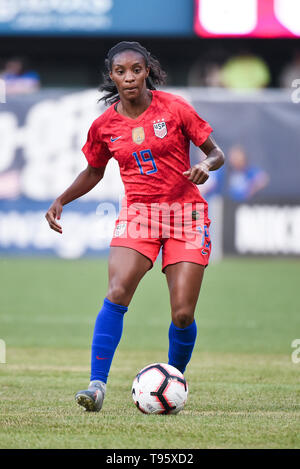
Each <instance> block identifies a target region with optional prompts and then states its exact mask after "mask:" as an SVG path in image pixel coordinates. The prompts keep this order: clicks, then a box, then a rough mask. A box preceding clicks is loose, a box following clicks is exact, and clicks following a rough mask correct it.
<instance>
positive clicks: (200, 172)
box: [182, 161, 209, 184]
mask: <svg viewBox="0 0 300 469" xmlns="http://www.w3.org/2000/svg"><path fill="white" fill-rule="evenodd" d="M182 174H183V175H184V176H186V177H187V178H188V180H189V181H192V182H193V183H194V184H204V183H205V181H207V179H208V178H209V167H208V165H207V164H206V163H205V162H204V161H202V162H201V163H198V164H195V166H192V167H191V168H190V169H188V170H187V171H184V173H182Z"/></svg>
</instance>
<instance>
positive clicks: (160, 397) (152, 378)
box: [131, 363, 188, 414]
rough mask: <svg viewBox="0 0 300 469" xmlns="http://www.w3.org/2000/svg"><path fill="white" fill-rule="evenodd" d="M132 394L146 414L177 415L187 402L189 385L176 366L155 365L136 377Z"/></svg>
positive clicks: (143, 370) (149, 366)
mask: <svg viewBox="0 0 300 469" xmlns="http://www.w3.org/2000/svg"><path fill="white" fill-rule="evenodd" d="M131 393H132V398H133V401H134V403H135V405H136V406H137V408H138V409H139V410H140V411H141V412H143V413H144V414H177V413H178V412H180V411H181V410H182V409H183V407H184V405H185V403H186V401H187V395H188V384H187V382H186V380H185V378H184V376H183V374H182V373H181V372H180V371H179V370H177V368H174V366H171V365H167V364H166V363H153V364H151V365H148V366H145V368H143V369H142V370H141V371H140V372H139V373H138V374H137V375H136V377H135V378H134V381H133V384H132V390H131Z"/></svg>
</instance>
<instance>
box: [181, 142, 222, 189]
mask: <svg viewBox="0 0 300 469" xmlns="http://www.w3.org/2000/svg"><path fill="white" fill-rule="evenodd" d="M200 149H201V150H202V151H203V153H205V155H206V158H205V159H204V160H203V161H201V163H197V164H195V165H194V166H192V167H191V168H190V169H188V170H187V171H185V172H184V173H183V175H184V176H186V177H187V178H188V179H189V181H192V182H193V183H194V184H204V183H205V181H207V179H208V178H209V171H215V170H216V169H219V168H220V167H221V166H223V164H224V162H225V156H224V153H223V151H222V150H221V148H220V147H219V146H218V145H217V143H216V142H215V140H214V139H213V138H212V137H208V138H207V139H206V140H205V142H204V143H203V144H202V145H200Z"/></svg>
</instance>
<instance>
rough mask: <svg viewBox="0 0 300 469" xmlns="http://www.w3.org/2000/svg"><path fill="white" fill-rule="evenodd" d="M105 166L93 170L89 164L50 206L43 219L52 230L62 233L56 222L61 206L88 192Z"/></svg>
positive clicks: (100, 175) (97, 180) (101, 176)
mask: <svg viewBox="0 0 300 469" xmlns="http://www.w3.org/2000/svg"><path fill="white" fill-rule="evenodd" d="M104 171H105V166H101V167H100V168H94V167H93V166H91V165H90V164H88V165H87V167H86V169H85V170H84V171H82V172H81V173H80V174H79V175H78V176H77V178H76V179H75V181H74V182H73V183H72V184H71V185H70V187H68V189H66V190H65V192H63V194H61V195H60V196H59V197H58V198H57V199H56V200H55V201H54V202H53V204H52V205H51V207H50V208H49V210H48V212H47V213H46V215H45V217H46V220H47V221H48V223H49V226H50V228H51V229H52V230H54V231H57V232H58V233H62V227H61V226H60V225H59V224H58V223H57V221H56V220H60V216H61V212H62V210H63V206H64V205H66V204H68V203H70V202H72V200H75V199H78V198H79V197H81V196H82V195H84V194H86V193H87V192H89V191H90V190H91V189H93V187H95V186H96V184H98V182H99V181H101V179H102V178H103V176H104Z"/></svg>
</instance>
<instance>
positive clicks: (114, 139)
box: [110, 135, 122, 142]
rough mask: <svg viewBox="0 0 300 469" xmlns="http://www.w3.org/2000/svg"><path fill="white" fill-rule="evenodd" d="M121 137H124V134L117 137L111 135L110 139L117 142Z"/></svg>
mask: <svg viewBox="0 0 300 469" xmlns="http://www.w3.org/2000/svg"><path fill="white" fill-rule="evenodd" d="M119 138H122V135H120V137H116V138H112V137H110V141H111V142H115V141H116V140H119Z"/></svg>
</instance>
